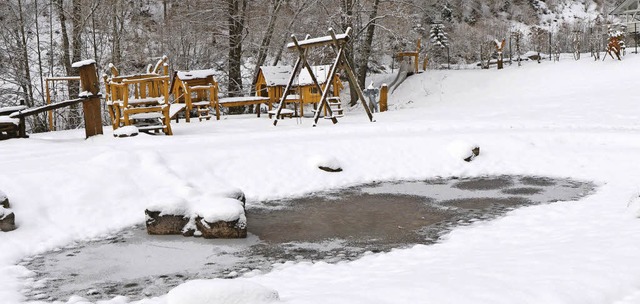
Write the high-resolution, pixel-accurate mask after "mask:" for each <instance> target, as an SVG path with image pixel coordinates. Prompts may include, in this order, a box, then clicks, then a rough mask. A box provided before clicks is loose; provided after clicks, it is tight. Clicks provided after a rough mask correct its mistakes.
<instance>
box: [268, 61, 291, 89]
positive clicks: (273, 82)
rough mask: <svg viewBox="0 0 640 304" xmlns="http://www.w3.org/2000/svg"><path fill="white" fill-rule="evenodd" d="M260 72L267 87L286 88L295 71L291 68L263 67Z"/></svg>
mask: <svg viewBox="0 0 640 304" xmlns="http://www.w3.org/2000/svg"><path fill="white" fill-rule="evenodd" d="M260 70H261V71H262V75H263V76H264V79H265V82H266V83H267V86H269V87H274V86H286V85H287V84H288V83H289V78H291V72H292V70H293V68H292V67H290V66H280V65H278V66H261V67H260Z"/></svg>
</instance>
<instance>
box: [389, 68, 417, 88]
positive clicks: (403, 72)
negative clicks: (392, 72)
mask: <svg viewBox="0 0 640 304" xmlns="http://www.w3.org/2000/svg"><path fill="white" fill-rule="evenodd" d="M409 72H413V68H412V67H411V63H410V62H407V61H402V63H401V64H400V69H398V75H396V79H394V80H393V82H392V83H391V84H390V85H389V90H390V91H391V93H393V91H395V90H396V88H398V87H399V86H400V84H401V83H402V82H403V81H404V80H405V79H407V76H408V74H409Z"/></svg>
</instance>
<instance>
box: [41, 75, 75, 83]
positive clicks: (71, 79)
mask: <svg viewBox="0 0 640 304" xmlns="http://www.w3.org/2000/svg"><path fill="white" fill-rule="evenodd" d="M65 80H66V81H74V80H80V76H62V77H47V78H45V79H44V81H51V82H54V81H65Z"/></svg>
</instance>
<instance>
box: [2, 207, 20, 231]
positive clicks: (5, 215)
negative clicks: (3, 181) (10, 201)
mask: <svg viewBox="0 0 640 304" xmlns="http://www.w3.org/2000/svg"><path fill="white" fill-rule="evenodd" d="M12 230H16V216H15V214H13V212H12V211H11V209H5V208H4V207H0V231H4V232H7V231H12Z"/></svg>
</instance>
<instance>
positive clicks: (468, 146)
mask: <svg viewBox="0 0 640 304" xmlns="http://www.w3.org/2000/svg"><path fill="white" fill-rule="evenodd" d="M447 151H448V152H449V155H451V156H452V157H453V158H455V159H460V160H464V161H467V162H470V161H472V160H473V159H474V158H476V156H478V155H480V146H478V145H476V144H472V143H469V142H465V141H461V140H456V141H453V142H451V143H449V145H447Z"/></svg>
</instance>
